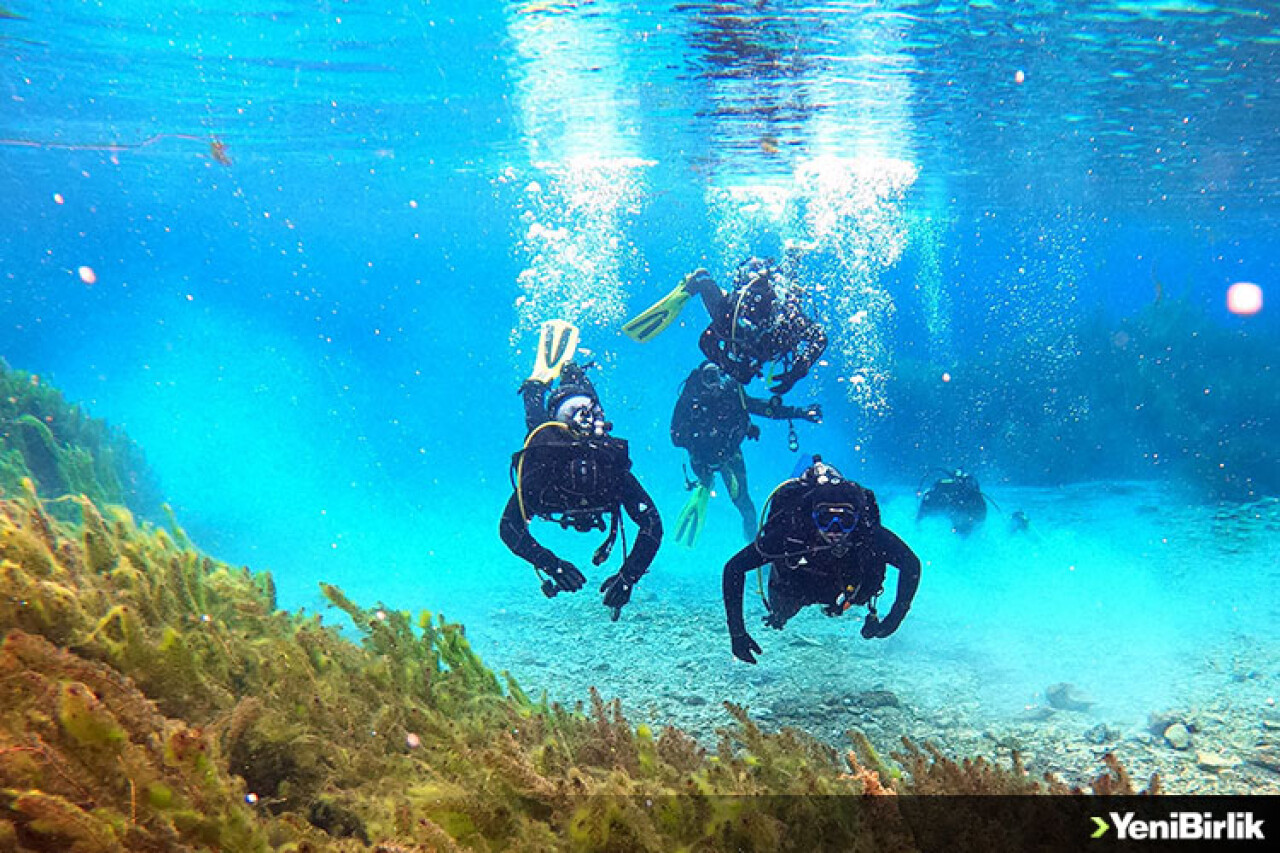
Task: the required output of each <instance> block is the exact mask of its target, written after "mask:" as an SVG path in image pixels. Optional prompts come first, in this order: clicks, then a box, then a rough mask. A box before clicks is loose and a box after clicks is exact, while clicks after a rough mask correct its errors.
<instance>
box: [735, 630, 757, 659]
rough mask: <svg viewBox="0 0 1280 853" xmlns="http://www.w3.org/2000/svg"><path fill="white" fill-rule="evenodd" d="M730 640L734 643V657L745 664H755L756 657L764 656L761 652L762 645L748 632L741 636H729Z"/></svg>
mask: <svg viewBox="0 0 1280 853" xmlns="http://www.w3.org/2000/svg"><path fill="white" fill-rule="evenodd" d="M729 639H730V640H732V641H733V656H734V657H735V658H737V659H738V660H740V661H742V662H743V663H755V662H756V658H755V655H753V654H752V652H755V654H756V655H760V654H764V652H762V651H761V650H760V645H759V644H758V643H757V642H756V641H755V640H753V639H751V635H750V634H748V633H747V632H746V631H743V632H742V633H741V634H732V633H731V634H729Z"/></svg>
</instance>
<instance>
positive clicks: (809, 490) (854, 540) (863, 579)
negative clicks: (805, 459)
mask: <svg viewBox="0 0 1280 853" xmlns="http://www.w3.org/2000/svg"><path fill="white" fill-rule="evenodd" d="M766 563H768V564H770V565H771V570H770V572H769V591H768V594H767V596H765V607H766V608H767V609H768V611H769V612H768V615H767V616H765V620H764V621H765V624H766V625H769V626H770V627H772V628H777V629H781V628H782V627H783V626H784V625H786V624H787V620H789V619H790V618H791V617H792V616H794V615H796V613H798V612H800V608H802V607H805V606H807V605H810V604H821V605H823V612H824V613H826V614H827V615H828V616H840V615H842V614H843V613H844V612H845V611H846V610H848V609H849V608H850V607H853V606H865V607H866V608H867V616H866V619H865V620H864V621H863V623H862V636H863V637H864V638H865V639H868V640H870V639H874V638H879V637H888V636H889V635H890V634H892V633H893V632H894V631H896V630H897V629H898V625H900V624H901V623H902V620H903V617H905V616H906V615H907V611H908V610H909V609H910V608H911V601H912V599H913V598H915V594H916V588H917V587H918V586H919V585H920V558H919V557H917V556H916V555H915V553H914V552H913V551H912V550H911V548H910V547H908V546H907V544H906V543H905V542H903V541H902V540H901V539H899V538H898V537H897V535H896V534H894V533H893V532H892V531H891V530H888V529H887V528H885V527H882V526H881V524H880V508H879V506H878V505H877V504H876V496H875V494H873V493H872V492H871V490H870V489H865V488H863V487H862V486H860V485H858V484H857V483H855V482H853V481H852V480H846V479H845V478H844V477H843V476H841V474H840V472H839V471H837V470H836V469H835V468H834V467H833V466H831V465H827V464H826V463H824V462H823V461H822V458H821V457H819V456H814V457H813V464H811V465H810V466H809V467H808V469H806V470H805V471H804V473H802V474H801V475H800V476H799V477H796V478H793V479H790V480H787V481H786V482H784V483H783V484H782V485H780V486H778V488H777V489H775V490H774V493H773V495H772V496H771V497H770V499H769V504H768V507H767V508H766V513H765V521H764V525H763V526H762V527H761V529H760V534H759V535H758V536H757V537H756V539H755V541H754V542H752V543H751V544H750V545H747V547H745V548H743V549H742V550H741V551H739V552H738V553H737V554H735V555H734V556H733V557H732V558H731V559H730V560H729V562H728V563H726V564H725V567H724V577H723V580H722V591H723V594H724V612H725V618H726V619H727V621H728V623H729V638H730V640H731V642H732V644H733V656H734V657H736V658H738V659H739V660H741V661H744V662H746V663H755V662H756V659H755V655H757V654H760V653H761V652H760V646H759V645H757V644H756V641H755V640H754V639H752V637H751V635H750V634H748V633H747V628H746V624H745V623H744V622H743V618H742V592H743V586H744V584H745V579H746V575H747V572H749V571H751V570H752V569H757V568H760V567H761V566H763V565H765V564H766ZM889 565H892V566H894V567H896V568H897V569H898V586H897V590H896V592H895V594H894V598H893V606H892V607H891V608H890V609H889V613H888V615H887V616H886V617H885V618H884V619H883V620H881V619H880V617H879V615H878V613H877V611H876V606H875V605H876V600H877V599H878V598H879V596H880V594H881V592H882V591H883V585H884V578H885V568H886V566H889Z"/></svg>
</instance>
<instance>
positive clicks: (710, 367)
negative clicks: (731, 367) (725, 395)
mask: <svg viewBox="0 0 1280 853" xmlns="http://www.w3.org/2000/svg"><path fill="white" fill-rule="evenodd" d="M697 375H698V381H699V382H701V383H702V387H703V388H706V389H707V390H708V391H714V390H715V389H717V388H724V387H728V385H729V383H731V382H732V381H733V379H732V378H730V376H729V374H727V373H725V372H724V371H723V370H721V369H720V367H719V365H716V364H714V363H712V362H710V361H707V362H703V363H702V366H701V367H699V368H698V370H697Z"/></svg>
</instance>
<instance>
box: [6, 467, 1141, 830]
mask: <svg viewBox="0 0 1280 853" xmlns="http://www.w3.org/2000/svg"><path fill="white" fill-rule="evenodd" d="M62 503H65V504H71V505H73V506H74V507H76V508H77V509H78V514H79V516H80V518H79V520H76V521H72V520H64V519H59V518H55V517H54V516H53V515H51V514H50V513H49V512H48V511H47V506H46V502H45V501H43V500H42V499H41V498H39V497H38V496H37V494H36V492H35V487H34V484H32V483H31V482H30V481H29V480H28V481H26V482H25V483H24V491H23V493H22V494H20V495H18V496H16V497H13V498H9V499H5V500H0V634H2V635H3V637H4V640H3V645H2V646H0V709H3V710H2V711H0V850H18V851H23V850H32V851H35V850H60V851H61V850H70V851H76V853H81V851H83V852H84V853H95V851H121V850H128V851H170V850H194V849H209V850H220V851H266V850H314V851H327V850H332V851H342V850H349V851H356V850H367V849H370V847H372V848H374V849H381V850H383V851H419V850H420V851H426V850H459V849H472V850H664V851H665V850H679V849H689V850H695V849H696V850H708V851H710V850H775V849H807V850H811V849H886V848H887V849H900V850H910V849H915V848H914V846H913V843H912V832H911V829H910V826H909V825H908V824H907V823H906V822H904V821H903V820H901V819H886V818H885V815H884V814H881V815H880V817H879V818H878V819H877V820H876V821H874V822H872V821H870V820H869V819H868V817H867V816H868V815H869V814H870V813H871V812H870V810H869V808H865V807H864V808H847V809H846V808H833V807H832V802H833V797H834V796H841V795H866V794H892V793H905V794H909V793H999V792H1005V793H1032V792H1065V791H1066V789H1065V787H1063V786H1061V785H1056V784H1054V783H1047V782H1046V783H1041V782H1036V781H1034V780H1032V779H1030V778H1028V777H1027V776H1026V775H1025V773H1023V772H1022V770H1021V768H1019V767H1014V768H1008V769H1005V768H1000V767H996V766H994V765H992V764H989V763H987V762H985V761H982V760H978V761H974V762H969V761H966V762H963V763H960V764H957V763H955V762H952V761H950V760H948V759H946V758H945V757H943V755H942V753H941V752H938V751H936V750H933V749H931V748H928V749H927V750H924V751H922V750H919V749H916V748H915V747H914V746H912V745H910V744H908V745H907V752H906V753H904V754H902V755H900V756H898V758H899V759H900V761H901V763H902V768H903V769H902V770H899V769H898V768H896V767H890V766H888V765H887V764H886V763H885V762H883V761H882V760H881V759H880V758H878V757H877V756H876V755H875V753H874V750H872V749H871V748H870V746H869V744H867V743H866V742H865V739H860V738H857V737H856V736H855V738H854V750H852V751H850V753H849V754H848V755H847V756H843V757H842V756H839V755H838V754H837V753H836V752H835V751H834V750H832V749H831V748H829V747H827V746H825V745H822V744H819V743H817V742H816V741H814V740H812V739H811V738H808V737H807V736H805V735H803V734H801V733H799V732H795V731H791V730H783V731H782V732H780V733H765V732H762V731H761V730H760V729H758V728H757V727H756V726H755V725H754V724H753V723H752V722H751V720H750V719H749V717H748V716H747V714H746V712H745V711H744V710H742V709H740V708H737V707H735V706H727V707H728V710H729V711H730V713H731V715H732V717H733V720H734V722H733V723H732V724H731V725H730V726H729V727H727V728H726V729H724V730H723V732H722V737H721V743H720V745H719V747H718V749H717V750H716V753H715V754H714V755H709V754H707V753H706V752H705V751H704V750H703V749H701V748H699V747H698V745H697V744H695V743H694V742H693V741H692V740H691V739H690V738H689V737H687V736H686V735H684V734H682V733H681V732H679V731H677V730H675V729H672V728H668V729H666V730H664V731H662V732H660V733H656V734H655V733H654V732H652V731H650V730H649V728H648V727H647V726H644V725H641V726H638V727H633V726H631V725H630V724H629V723H628V721H627V720H626V718H625V717H624V716H623V714H622V711H621V708H620V707H619V706H618V704H617V703H616V702H614V703H606V702H605V701H603V700H602V699H601V698H600V697H599V696H598V695H597V694H594V693H593V694H592V695H591V696H590V702H589V703H588V704H587V705H586V706H585V707H582V706H580V707H579V708H577V709H574V710H568V709H565V708H563V707H561V706H559V705H556V704H548V703H547V702H546V701H545V699H543V700H542V701H534V700H531V699H530V698H529V697H528V696H527V695H526V694H525V693H524V692H523V691H522V690H521V689H520V688H519V686H518V685H516V684H515V683H514V681H512V679H510V678H509V677H508V676H507V675H506V674H505V673H503V674H502V675H495V674H494V673H493V672H491V671H490V670H489V669H487V668H486V667H485V666H484V665H483V663H482V662H481V661H480V659H479V658H478V657H477V656H476V654H475V653H474V652H473V651H472V650H471V648H470V647H469V645H468V643H467V640H466V637H465V635H464V632H463V629H462V627H461V626H459V625H454V624H450V623H448V622H446V621H445V620H444V619H443V618H433V617H432V616H431V615H430V614H427V613H424V614H422V616H421V618H420V619H419V620H418V621H417V623H416V624H415V623H413V622H412V621H411V619H410V617H409V615H408V614H406V613H403V612H399V611H396V610H392V609H390V608H384V607H378V608H374V609H362V608H360V607H358V606H357V605H355V604H353V603H352V602H350V601H348V600H347V599H346V598H345V597H344V596H343V594H342V593H341V592H340V591H339V590H337V589H336V588H333V587H329V586H325V587H324V592H325V594H326V596H327V597H328V598H329V600H330V601H331V602H333V604H334V605H335V606H337V607H339V608H340V609H342V610H343V611H345V613H346V614H347V615H348V616H350V618H351V619H352V620H353V621H354V623H355V625H356V627H357V628H358V629H359V631H360V633H361V642H360V643H359V644H357V643H355V642H351V641H350V640H348V639H347V638H345V637H344V636H343V635H342V634H341V633H340V632H339V631H338V630H337V629H336V628H335V627H333V626H330V625H326V624H323V623H322V620H321V618H320V617H319V616H315V615H305V614H288V613H284V612H281V611H279V610H277V609H276V608H275V602H274V595H273V588H272V583H271V579H270V576H269V575H266V574H252V573H250V572H249V571H248V570H247V569H244V568H236V567H232V566H229V565H227V564H224V563H221V562H218V561H216V560H213V559H210V558H209V557H206V556H203V555H201V554H200V553H199V552H198V551H197V550H196V549H195V548H194V547H192V545H191V543H190V542H188V541H187V539H186V536H185V534H184V533H183V532H182V531H181V530H180V529H176V528H175V530H174V532H173V533H172V534H171V533H169V532H167V531H165V530H163V529H160V528H157V527H155V526H153V525H150V524H138V523H136V522H135V520H134V519H133V517H132V516H131V515H130V514H129V513H128V512H127V511H126V510H124V509H121V508H112V507H99V506H97V505H96V504H94V503H93V502H91V501H90V500H88V499H87V498H84V497H74V498H66V499H63V501H62ZM1097 787H1098V788H1099V789H1105V790H1117V789H1118V790H1121V791H1124V790H1128V788H1129V786H1128V780H1127V779H1126V778H1125V777H1124V776H1123V771H1122V770H1120V769H1119V767H1118V765H1116V766H1114V767H1113V769H1112V770H1111V771H1110V772H1109V773H1107V774H1104V776H1103V777H1101V778H1100V782H1099V785H1098V786H1097ZM744 794H746V795H761V796H757V797H752V798H749V799H744V798H743V797H741V796H739V795H744ZM764 795H788V796H764ZM854 799H861V798H860V797H854ZM875 799H876V800H882V799H883V798H875ZM885 802H886V803H888V800H885ZM890 817H892V815H890ZM899 817H900V816H899ZM801 827H803V832H802V833H800V834H796V833H795V832H793V830H795V829H798V828H801Z"/></svg>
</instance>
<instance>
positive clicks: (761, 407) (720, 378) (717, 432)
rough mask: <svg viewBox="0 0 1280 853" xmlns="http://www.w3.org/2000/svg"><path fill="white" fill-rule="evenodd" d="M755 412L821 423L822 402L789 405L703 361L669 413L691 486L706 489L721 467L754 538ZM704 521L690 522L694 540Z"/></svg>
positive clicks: (744, 524) (744, 526) (746, 528)
mask: <svg viewBox="0 0 1280 853" xmlns="http://www.w3.org/2000/svg"><path fill="white" fill-rule="evenodd" d="M751 415H759V416H760V417H765V418H772V419H774V420H791V419H793V418H803V419H805V420H807V421H810V422H811V423H819V422H820V421H821V420H822V407H821V406H820V405H818V404H817V403H810V404H808V405H807V406H804V407H803V408H802V407H799V406H787V405H784V404H783V403H782V398H781V397H774V398H773V399H771V400H763V399H760V398H759V397H752V396H750V395H749V394H747V393H746V390H745V389H744V388H743V387H742V385H740V384H739V383H738V382H737V381H735V380H734V379H733V378H732V377H730V376H729V375H728V374H726V373H725V372H724V371H723V370H721V369H720V368H719V367H717V366H716V365H715V364H712V363H711V362H709V361H704V362H703V363H702V364H700V365H698V366H697V367H696V368H694V370H693V372H692V373H690V374H689V376H688V377H687V378H686V379H685V381H684V384H683V385H682V386H681V387H680V397H679V398H678V399H677V400H676V407H675V410H674V411H673V412H672V414H671V442H672V444H674V445H675V446H676V447H683V448H684V449H685V450H687V451H689V464H690V465H691V466H692V467H693V473H694V475H695V476H696V477H697V478H698V482H697V485H695V486H694V487H693V488H695V489H698V488H701V489H705V490H707V492H708V493H709V492H710V490H711V488H712V486H713V485H714V484H715V475H716V472H717V471H719V472H720V477H721V478H722V479H723V480H724V485H725V489H726V490H728V492H729V498H730V499H731V500H732V501H733V504H734V506H736V507H737V508H738V512H739V513H741V514H742V530H743V535H744V536H745V537H746V538H747V539H754V538H755V535H756V519H757V516H756V506H755V503H753V502H752V500H751V493H750V491H749V490H748V488H747V469H746V465H745V463H744V462H743V459H742V442H743V440H744V439H748V438H750V439H753V440H754V439H757V438H759V437H760V428H759V427H758V426H756V425H755V424H753V423H751V417H750V416H751ZM699 497H702V496H701V495H695V501H694V502H693V506H694V507H698V501H697V500H696V498H699ZM705 506H706V500H705V497H702V500H701V506H700V508H698V509H696V510H695V511H702V510H705ZM700 526H701V519H698V521H697V522H696V523H695V524H694V525H693V526H690V527H688V529H689V533H690V535H691V538H693V539H694V540H695V541H696V536H697V531H698V529H699V528H700ZM684 527H685V525H682V524H680V523H677V525H676V528H677V531H680V530H681V529H682V528H684ZM689 544H692V542H690V543H689Z"/></svg>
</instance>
